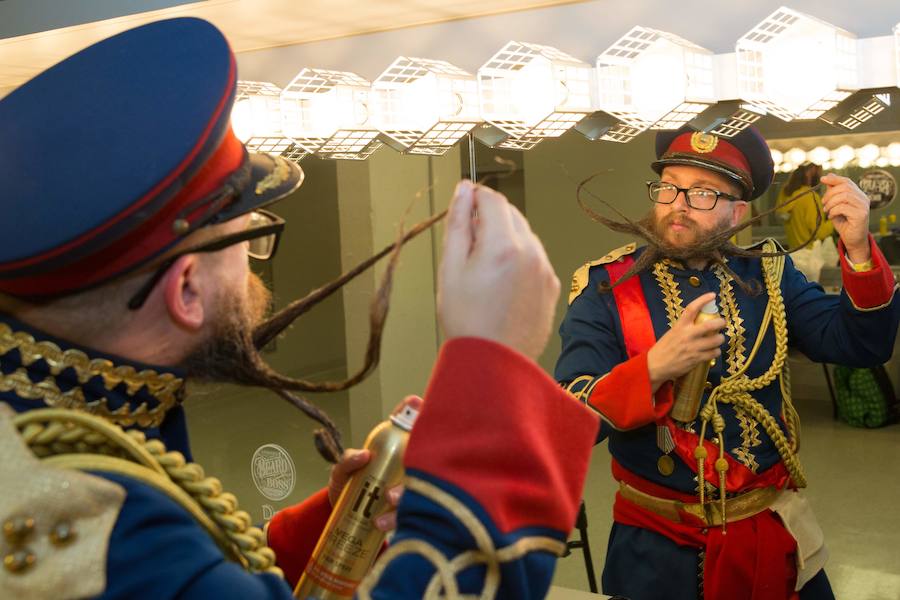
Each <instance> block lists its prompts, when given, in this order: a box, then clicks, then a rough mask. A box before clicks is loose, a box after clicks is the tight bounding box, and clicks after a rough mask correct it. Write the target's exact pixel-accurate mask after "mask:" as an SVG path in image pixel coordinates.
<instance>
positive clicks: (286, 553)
mask: <svg viewBox="0 0 900 600" xmlns="http://www.w3.org/2000/svg"><path fill="white" fill-rule="evenodd" d="M330 516H331V503H330V502H329V501H328V489H327V488H325V489H322V490H319V491H318V492H316V493H315V494H313V495H312V496H310V497H309V498H307V499H306V500H304V501H303V502H301V503H299V504H295V505H294V506H291V507H289V508H285V509H284V510H280V511H278V512H277V513H275V516H273V517H272V519H271V520H270V521H269V527H268V529H267V539H268V543H269V547H270V548H272V550H274V551H275V558H276V563H277V564H278V566H279V567H280V568H281V570H282V571H284V577H285V579H287V581H288V583H290V584H291V589H293V588H295V587H296V586H297V582H298V581H300V576H301V575H302V574H303V569H305V568H306V563H308V562H309V557H310V556H312V553H313V550H315V549H316V543H318V541H319V538H320V537H321V536H322V531H323V530H324V529H325V524H326V523H328V517H330Z"/></svg>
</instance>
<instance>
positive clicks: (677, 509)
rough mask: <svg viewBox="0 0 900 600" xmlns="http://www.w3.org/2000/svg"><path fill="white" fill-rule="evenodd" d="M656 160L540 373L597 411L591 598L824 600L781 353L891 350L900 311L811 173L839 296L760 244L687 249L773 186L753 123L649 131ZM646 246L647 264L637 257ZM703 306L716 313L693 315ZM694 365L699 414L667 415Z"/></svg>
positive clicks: (730, 222) (846, 207) (874, 358)
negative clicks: (642, 232) (607, 528)
mask: <svg viewBox="0 0 900 600" xmlns="http://www.w3.org/2000/svg"><path fill="white" fill-rule="evenodd" d="M656 157H657V160H656V161H655V162H654V163H653V164H652V167H653V170H654V171H655V172H656V173H657V174H658V175H659V180H658V181H653V182H650V183H648V190H649V197H650V200H651V201H652V202H653V209H652V211H651V214H650V217H648V219H646V220H645V221H643V223H648V224H649V227H650V229H651V231H652V233H653V235H652V236H649V237H650V238H651V239H650V246H648V247H640V248H639V247H637V244H629V245H628V246H625V247H623V248H619V249H617V250H614V251H612V252H610V253H609V254H607V255H606V256H604V257H603V258H601V259H599V260H596V261H593V262H590V263H587V264H586V265H584V266H583V267H581V268H580V269H578V271H577V272H576V273H575V276H574V280H573V283H572V293H571V295H570V298H569V304H570V306H569V309H568V312H567V314H566V316H565V319H564V321H563V323H562V325H561V327H560V335H561V337H562V353H561V355H560V358H559V362H558V363H557V366H556V378H557V380H559V381H560V382H561V383H562V384H563V385H564V386H565V387H566V388H567V389H568V390H569V391H570V392H572V393H573V394H575V395H576V396H577V397H579V398H580V399H581V400H582V401H584V402H585V403H586V404H587V405H588V406H590V407H592V408H593V409H594V410H596V411H597V412H598V413H599V414H600V415H601V417H602V419H603V420H602V426H601V434H600V439H601V440H602V439H607V440H608V441H609V449H610V453H611V454H612V458H613V462H612V470H613V476H614V478H615V479H616V480H617V481H619V484H620V491H619V492H618V494H617V496H616V500H615V505H614V521H615V522H614V525H613V529H612V532H611V534H610V541H609V549H608V554H607V561H606V565H605V568H604V572H603V588H604V592H605V593H607V594H613V593H614V594H622V595H625V596H628V597H630V598H632V600H650V599H655V598H659V599H661V600H662V599H665V600H682V599H684V600H687V599H695V598H698V597H699V598H706V599H707V600H710V599H715V600H719V599H726V598H727V599H728V600H735V599H744V598H746V599H748V600H749V599H751V598H767V599H777V598H795V597H799V598H803V599H808V598H832V597H833V596H832V592H831V589H830V586H829V584H828V581H827V578H826V577H825V573H824V571H823V570H822V567H823V564H824V562H825V550H824V546H823V541H822V536H821V530H820V529H819V528H818V526H817V524H816V522H815V518H814V517H813V515H812V514H811V513H810V511H809V509H808V506H807V505H806V503H805V501H804V500H803V498H802V496H800V495H799V494H798V493H797V492H796V490H797V488H801V487H804V486H805V485H806V479H805V476H804V474H803V469H802V466H801V464H800V461H799V459H798V455H797V452H798V448H799V439H798V438H799V423H798V419H797V414H796V411H795V410H794V407H793V405H792V404H791V397H790V384H789V382H788V380H787V365H786V355H787V349H788V346H789V345H790V346H792V347H795V348H797V349H798V350H800V351H801V352H803V353H804V354H806V355H807V356H808V357H810V358H811V359H813V360H816V361H824V362H832V363H842V364H848V365H858V366H867V365H874V364H878V363H881V362H884V361H886V360H887V359H888V358H889V357H890V355H891V352H892V349H893V344H894V337H895V335H896V331H897V324H898V317H900V302H898V301H897V299H896V298H895V294H894V292H895V282H894V278H893V275H892V273H891V270H890V268H889V267H888V265H887V263H886V261H885V259H884V257H883V256H882V254H881V252H880V251H879V249H878V248H877V246H876V245H875V244H874V241H873V238H872V237H871V236H870V235H869V229H868V227H869V206H868V199H867V198H866V197H865V195H864V194H862V192H860V190H859V189H858V188H857V187H856V185H855V184H854V183H853V182H852V181H850V180H848V179H845V178H843V177H838V176H836V175H833V174H829V175H827V176H825V177H823V178H822V183H823V184H825V185H826V186H827V191H826V193H825V195H824V210H825V212H826V214H827V215H828V218H829V219H831V220H832V222H833V223H834V226H835V229H836V230H837V232H838V233H839V234H840V238H841V242H840V255H841V265H842V271H843V281H844V289H843V291H842V292H841V294H840V295H839V296H837V295H826V294H825V293H824V292H823V291H822V289H821V287H819V286H818V285H816V284H814V283H810V282H808V281H807V280H806V278H805V277H804V276H803V275H802V274H801V273H800V272H799V271H797V270H796V269H795V268H794V266H793V264H792V263H791V260H790V259H789V258H787V257H786V256H784V253H783V252H780V249H779V248H778V247H777V246H776V244H775V243H773V242H765V243H763V244H761V245H760V246H759V248H758V249H759V250H762V251H765V253H766V254H767V256H764V257H752V256H751V257H745V256H736V255H735V254H736V253H732V255H731V256H726V257H725V260H724V261H722V260H715V259H716V258H718V257H720V256H721V254H720V253H718V251H717V250H718V249H716V248H712V249H711V248H709V247H705V248H704V245H705V244H706V245H707V246H708V240H710V239H712V238H714V237H715V235H716V234H720V233H721V232H723V231H725V230H727V229H729V228H731V227H735V226H737V225H738V224H739V223H740V222H741V220H742V218H743V217H744V216H745V214H746V213H747V211H748V210H749V202H750V201H752V200H753V199H755V198H757V197H759V196H760V195H761V194H762V193H763V192H764V191H765V190H766V188H767V187H768V186H769V184H770V182H771V180H772V175H773V167H772V160H771V155H770V153H769V149H768V147H767V145H766V142H765V140H764V139H763V138H762V136H760V135H759V133H758V132H757V131H756V130H754V129H753V128H749V129H747V130H745V131H744V132H742V133H740V134H739V135H737V136H736V137H734V138H732V139H722V138H718V137H716V136H714V135H711V134H704V133H701V132H696V131H693V130H691V129H690V128H689V127H684V128H682V129H681V130H678V131H673V132H661V133H659V134H658V136H657V142H656ZM720 245H721V244H720ZM697 248H703V250H702V251H700V250H697V251H694V249H697ZM648 252H653V253H654V254H651V255H649V256H652V257H653V259H652V260H645V261H643V262H642V263H641V262H638V261H640V259H641V257H642V256H643V255H644V254H645V253H648ZM673 256H677V257H678V259H675V258H673ZM633 266H634V267H635V268H634V269H632V267H633ZM629 269H632V273H629ZM634 270H637V271H638V273H637V275H635V276H629V277H623V276H624V275H632V274H633V271H634ZM735 276H737V278H738V279H735ZM610 284H614V285H613V286H612V290H610ZM754 284H756V286H758V287H756V288H755V287H754ZM710 301H715V302H716V306H717V309H718V313H719V317H717V318H712V319H704V320H701V321H702V322H695V320H696V318H697V316H698V314H699V313H700V311H701V307H703V306H704V305H706V304H707V303H709V302H710ZM705 361H711V363H712V366H711V368H710V369H709V374H708V378H707V381H706V384H705V389H704V390H702V392H701V390H699V387H698V390H697V393H698V394H701V393H702V403H701V409H700V410H699V413H698V414H696V417H694V416H693V415H690V416H688V417H682V418H683V419H684V420H681V421H679V420H676V419H674V418H673V416H672V413H671V412H670V411H671V410H672V407H673V402H675V400H674V389H673V386H674V382H676V381H677V380H679V378H680V377H681V376H683V375H685V374H687V373H688V372H689V371H691V370H692V369H694V368H695V367H696V366H697V365H699V364H701V363H703V362H705ZM701 383H702V380H701ZM679 391H680V390H679ZM678 414H681V413H678ZM726 534H727V535H726Z"/></svg>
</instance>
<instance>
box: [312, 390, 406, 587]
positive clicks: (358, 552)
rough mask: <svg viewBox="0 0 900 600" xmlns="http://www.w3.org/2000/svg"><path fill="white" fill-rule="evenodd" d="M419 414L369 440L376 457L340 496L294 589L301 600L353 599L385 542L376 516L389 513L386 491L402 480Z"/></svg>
mask: <svg viewBox="0 0 900 600" xmlns="http://www.w3.org/2000/svg"><path fill="white" fill-rule="evenodd" d="M418 415H419V412H418V411H417V410H415V409H414V408H411V407H409V406H405V407H404V408H403V410H402V411H401V412H400V413H398V414H396V415H392V416H391V418H390V419H388V420H387V421H384V422H382V423H379V424H378V425H377V426H376V427H375V429H373V430H372V431H371V433H369V436H368V437H367V438H366V443H365V444H364V446H363V447H364V448H365V449H367V450H369V451H370V452H371V453H372V456H371V458H370V459H369V462H368V464H366V466H365V467H363V468H362V469H361V470H360V471H357V472H356V473H354V474H353V476H352V477H351V478H350V480H349V481H348V482H347V485H345V486H344V490H343V491H342V492H341V495H340V497H339V498H338V501H337V504H336V505H335V507H334V510H333V511H332V513H331V517H330V518H329V519H328V523H327V524H326V525H325V531H324V532H323V533H322V537H321V538H319V542H318V544H316V549H315V550H313V553H312V557H311V558H310V559H309V563H308V564H307V565H306V569H305V570H304V572H303V576H302V577H301V578H300V582H299V583H298V584H297V589H295V590H294V597H295V598H299V599H300V600H350V599H352V598H353V593H354V591H355V590H356V587H357V586H358V585H359V583H360V582H361V581H362V580H363V578H364V577H365V576H366V574H367V573H368V572H369V568H370V567H371V566H372V563H373V562H375V557H376V556H377V555H378V551H379V550H380V549H381V545H382V543H383V542H384V536H385V534H384V532H383V531H381V530H379V529H378V528H377V527H375V517H377V516H379V515H381V514H382V513H385V512H387V510H389V508H390V503H389V502H388V500H387V491H388V490H389V489H391V488H392V487H394V486H396V485H398V484H400V482H401V480H402V479H403V452H404V450H405V449H406V442H407V440H408V439H409V431H410V430H411V429H412V426H413V423H414V422H415V420H416V417H417V416H418Z"/></svg>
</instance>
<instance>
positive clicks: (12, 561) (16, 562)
mask: <svg viewBox="0 0 900 600" xmlns="http://www.w3.org/2000/svg"><path fill="white" fill-rule="evenodd" d="M36 560H37V559H36V558H35V557H34V554H32V553H31V552H30V551H29V550H28V549H26V548H21V549H19V550H14V551H12V552H10V553H9V554H7V555H6V556H4V557H3V566H4V567H6V570H7V571H9V572H10V573H21V572H23V571H25V570H26V569H28V568H29V567H31V566H32V565H33V564H34V563H35V561H36Z"/></svg>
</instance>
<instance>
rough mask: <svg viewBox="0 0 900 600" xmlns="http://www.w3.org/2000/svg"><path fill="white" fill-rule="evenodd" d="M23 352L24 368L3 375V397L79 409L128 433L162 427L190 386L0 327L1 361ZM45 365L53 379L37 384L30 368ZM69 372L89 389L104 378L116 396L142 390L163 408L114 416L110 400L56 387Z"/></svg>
mask: <svg viewBox="0 0 900 600" xmlns="http://www.w3.org/2000/svg"><path fill="white" fill-rule="evenodd" d="M13 350H18V351H19V355H20V356H21V360H22V365H23V368H20V369H16V370H15V371H14V372H12V373H10V374H9V375H0V392H10V391H12V392H14V393H15V394H16V395H17V396H19V397H20V398H24V399H26V400H43V401H44V402H45V403H47V404H48V405H49V406H52V407H56V408H77V409H79V410H83V411H85V412H88V413H90V414H94V415H97V416H100V417H103V418H104V419H107V420H108V421H112V422H114V423H117V424H118V425H121V426H123V427H128V426H131V425H135V424H137V425H138V426H140V427H159V425H160V424H161V423H162V421H163V419H164V418H165V416H166V412H167V411H168V410H169V409H170V408H172V407H173V406H175V404H176V403H177V401H178V398H177V395H178V393H179V391H180V390H181V388H182V387H183V385H184V380H183V379H180V378H178V377H175V375H173V374H171V373H157V372H156V371H153V370H150V369H145V370H143V371H140V372H138V371H137V370H136V369H135V368H134V367H131V366H128V365H121V366H116V365H115V364H113V363H112V361H110V360H107V359H105V358H90V357H89V356H88V355H87V354H85V353H84V352H82V351H81V350H74V349H69V350H63V349H61V348H60V347H59V346H57V345H56V344H54V343H53V342H47V341H41V342H38V341H36V340H35V339H34V337H32V336H31V335H29V334H28V333H25V332H21V331H18V332H14V331H13V330H12V329H11V328H10V327H9V325H7V324H6V323H0V356H2V355H4V354H7V353H8V352H11V351H13ZM41 359H43V360H44V361H45V362H46V363H47V365H48V367H49V369H50V376H48V377H47V378H45V379H44V380H43V381H39V382H37V383H34V382H32V381H31V378H29V377H28V371H27V369H26V368H25V367H28V366H30V365H32V364H33V363H35V362H37V361H38V360H41ZM66 369H72V370H73V371H74V372H75V376H76V378H77V381H78V383H79V384H81V385H84V384H85V383H87V382H88V381H90V380H91V379H93V378H94V377H96V376H100V377H102V378H103V386H104V387H105V388H106V389H107V390H109V391H112V390H113V389H115V388H116V387H117V386H119V385H120V384H123V383H124V384H125V390H126V394H127V395H128V396H134V395H135V394H137V393H138V391H140V390H141V389H142V388H146V389H147V393H148V394H149V395H151V396H153V397H154V398H156V399H157V400H158V401H159V405H158V406H155V407H154V408H152V409H151V408H148V405H147V403H146V402H144V403H142V404H141V405H140V406H138V407H137V408H135V409H132V408H131V407H130V406H128V404H124V405H122V406H121V407H119V408H117V409H115V410H112V409H110V408H109V406H108V405H107V399H106V398H100V399H99V400H96V401H92V402H88V401H87V400H86V399H85V396H84V391H83V390H82V388H81V387H80V386H75V387H73V388H72V389H71V390H69V391H67V392H62V391H61V390H60V389H59V386H58V385H57V383H56V379H55V378H56V377H57V376H59V374H60V373H62V372H63V371H64V370H66Z"/></svg>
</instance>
